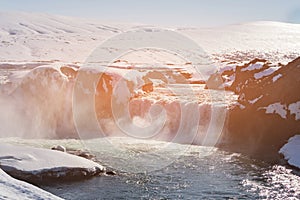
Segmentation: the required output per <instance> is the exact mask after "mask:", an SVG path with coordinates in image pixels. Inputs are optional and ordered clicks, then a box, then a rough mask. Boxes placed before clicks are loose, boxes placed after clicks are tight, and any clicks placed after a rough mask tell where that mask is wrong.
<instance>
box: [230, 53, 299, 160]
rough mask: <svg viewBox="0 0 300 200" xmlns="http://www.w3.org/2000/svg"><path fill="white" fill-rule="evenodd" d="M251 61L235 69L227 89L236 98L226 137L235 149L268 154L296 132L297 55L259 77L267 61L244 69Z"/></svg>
mask: <svg viewBox="0 0 300 200" xmlns="http://www.w3.org/2000/svg"><path fill="white" fill-rule="evenodd" d="M260 62H261V61H260ZM255 63H257V60H256V61H255ZM264 63H266V62H264ZM253 64H254V62H251V63H250V64H247V65H245V66H244V67H242V68H237V70H236V72H235V75H236V79H235V81H234V82H233V84H232V86H231V87H230V89H231V90H233V91H234V92H235V93H236V94H238V95H239V98H238V103H237V105H236V106H235V107H234V108H233V109H232V110H230V112H229V119H228V133H227V139H228V140H229V144H230V147H231V148H232V149H234V150H235V151H240V152H247V153H251V154H254V155H266V156H268V155H269V156H272V153H276V154H277V152H278V150H279V149H280V147H282V146H283V145H284V144H285V143H286V142H287V141H288V139H289V138H290V137H292V136H294V135H295V134H296V133H299V132H300V93H299V88H300V58H298V59H296V60H294V61H293V62H291V63H289V64H287V65H286V66H282V67H281V68H279V69H278V70H277V71H274V72H273V73H271V74H270V75H267V76H263V77H258V75H257V74H258V73H260V72H263V71H265V70H267V69H268V67H270V66H268V65H269V64H263V65H262V67H261V68H260V69H259V70H260V71H258V69H255V70H257V71H253V72H252V71H246V70H245V69H247V68H248V69H249V68H251V65H252V67H253ZM253 68H255V67H253ZM243 69H244V70H243Z"/></svg>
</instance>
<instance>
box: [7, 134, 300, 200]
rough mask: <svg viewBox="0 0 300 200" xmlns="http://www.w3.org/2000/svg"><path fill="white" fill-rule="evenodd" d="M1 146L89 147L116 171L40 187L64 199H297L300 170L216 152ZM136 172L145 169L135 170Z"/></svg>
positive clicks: (116, 141) (116, 145)
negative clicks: (156, 160) (88, 178)
mask: <svg viewBox="0 0 300 200" xmlns="http://www.w3.org/2000/svg"><path fill="white" fill-rule="evenodd" d="M5 141H6V142H13V143H22V144H26V145H32V146H39V147H46V148H49V147H50V146H52V145H54V144H62V145H65V146H67V147H68V148H70V149H82V148H93V150H94V151H93V153H94V154H95V155H96V157H97V159H98V160H99V162H100V163H101V164H103V165H106V166H107V167H110V168H112V169H114V170H115V171H116V172H117V175H115V176H108V175H102V176H99V177H95V178H92V179H90V180H86V181H79V182H71V183H70V182H69V183H62V182H57V183H51V184H44V185H40V186H41V187H42V188H43V189H45V190H47V191H50V192H52V193H53V194H55V195H58V196H60V197H63V198H65V199H299V198H300V186H299V185H300V177H299V176H298V175H297V173H298V174H299V171H298V172H297V171H295V170H292V169H289V168H288V167H286V166H280V165H270V164H269V163H266V162H263V161H259V160H255V159H251V158H248V157H246V156H243V155H240V154H236V153H229V152H225V151H221V150H219V149H217V148H211V147H203V146H196V145H192V146H190V145H181V144H173V143H172V144H170V143H166V142H159V141H150V140H137V139H130V138H102V139H94V140H90V141H85V142H82V141H78V140H16V139H15V138H12V139H5ZM92 145H94V146H93V147H92ZM95 145H96V146H97V148H98V149H97V148H96V147H95ZM164 145H171V146H172V148H173V150H172V151H169V149H168V148H162V146H164ZM159 148H161V150H160V151H157V149H159ZM163 149H164V150H163ZM143 157H146V158H147V160H148V161H149V158H151V157H153V158H158V159H160V160H161V162H160V165H158V162H143V160H142V158H143ZM139 158H140V159H139ZM161 163H166V165H162V164H161ZM141 167H144V168H145V169H146V170H145V171H144V172H141V171H138V170H137V171H135V170H134V169H135V168H141ZM152 169H154V171H152Z"/></svg>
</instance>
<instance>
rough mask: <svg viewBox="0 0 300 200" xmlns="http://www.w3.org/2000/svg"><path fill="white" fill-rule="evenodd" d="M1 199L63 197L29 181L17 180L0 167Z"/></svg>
mask: <svg viewBox="0 0 300 200" xmlns="http://www.w3.org/2000/svg"><path fill="white" fill-rule="evenodd" d="M0 199H24V200H27V199H45V200H50V199H51V200H52V199H53V200H58V199H61V198H59V197H57V196H54V195H53V194H50V193H48V192H46V191H44V190H42V189H40V188H38V187H35V186H33V185H31V184H29V183H26V182H23V181H19V180H16V179H14V178H12V177H10V176H9V175H8V174H6V173H5V172H4V171H3V170H2V169H0Z"/></svg>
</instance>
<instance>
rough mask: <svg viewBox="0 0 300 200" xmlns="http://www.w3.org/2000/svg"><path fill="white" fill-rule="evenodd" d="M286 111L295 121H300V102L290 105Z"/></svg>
mask: <svg viewBox="0 0 300 200" xmlns="http://www.w3.org/2000/svg"><path fill="white" fill-rule="evenodd" d="M288 109H289V110H290V113H291V115H293V114H294V115H295V120H300V101H298V102H296V103H292V104H290V105H289V106H288Z"/></svg>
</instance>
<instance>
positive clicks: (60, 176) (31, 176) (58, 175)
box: [2, 166, 105, 184]
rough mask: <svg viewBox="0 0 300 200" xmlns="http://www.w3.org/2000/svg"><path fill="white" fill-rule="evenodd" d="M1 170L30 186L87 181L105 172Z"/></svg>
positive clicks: (91, 169)
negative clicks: (54, 182) (55, 182)
mask: <svg viewBox="0 0 300 200" xmlns="http://www.w3.org/2000/svg"><path fill="white" fill-rule="evenodd" d="M2 169H3V170H4V171H5V172H6V173H8V174H9V175H10V176H12V177H14V178H16V179H20V180H23V181H26V182H29V183H32V184H40V183H43V184H45V183H50V182H53V181H57V182H61V181H66V182H67V181H79V180H83V179H88V178H91V177H94V176H97V175H100V174H103V173H104V172H105V171H103V170H102V169H100V168H98V167H94V168H67V167H66V168H58V169H51V170H47V169H45V170H41V171H37V172H36V173H33V172H26V171H21V170H18V169H16V168H10V167H7V166H2Z"/></svg>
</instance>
